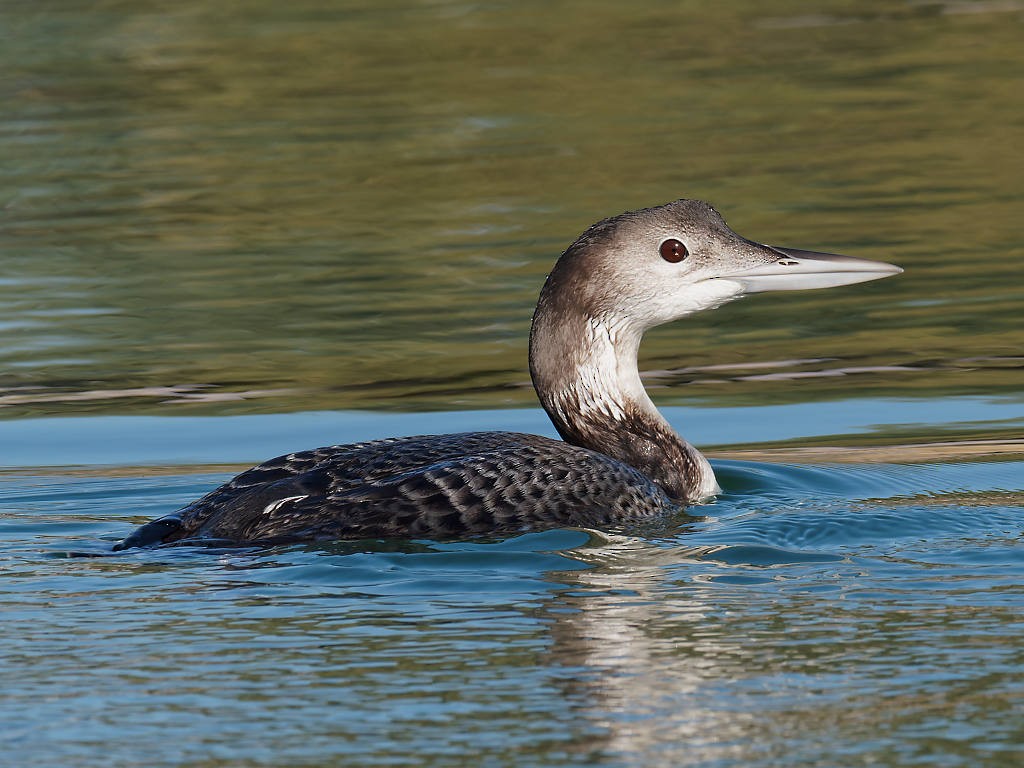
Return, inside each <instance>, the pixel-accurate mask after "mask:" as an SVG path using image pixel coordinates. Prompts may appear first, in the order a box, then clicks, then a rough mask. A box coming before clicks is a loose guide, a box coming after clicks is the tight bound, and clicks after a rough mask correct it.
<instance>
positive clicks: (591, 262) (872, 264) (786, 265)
mask: <svg viewBox="0 0 1024 768" xmlns="http://www.w3.org/2000/svg"><path fill="white" fill-rule="evenodd" d="M902 271H903V270H902V269H900V268H899V267H897V266H894V265H892V264H886V263H884V262H880V261H870V260H868V259H859V258H853V257H850V256H839V255H836V254H831V253H816V252H814V251H804V250H797V249H793V248H780V247H777V246H770V245H762V244H760V243H755V242H753V241H751V240H747V239H746V238H744V237H741V236H740V235H737V234H736V233H735V232H733V231H732V230H731V229H729V227H728V226H727V225H726V223H725V220H724V219H723V218H722V216H721V215H720V214H719V213H718V211H716V210H715V209H714V208H712V207H711V206H710V205H708V204H707V203H705V202H702V201H700V200H676V201H675V202H671V203H667V204H666V205H661V206H657V207H654V208H644V209H642V210H638V211H629V212H627V213H623V214H620V215H618V216H613V217H611V218H608V219H604V220H603V221H599V222H598V223H597V224H594V225H593V226H592V227H590V228H589V229H587V230H586V231H585V232H584V233H583V234H582V235H580V237H579V238H577V240H576V241H575V242H574V243H573V244H572V245H571V246H570V247H569V248H568V249H567V250H566V252H565V253H564V254H563V255H562V257H561V259H559V261H558V263H557V264H556V265H555V268H554V270H553V271H552V273H551V276H550V277H549V281H548V282H549V285H548V286H546V287H545V293H546V294H548V296H547V297H546V298H548V299H549V300H554V301H556V302H558V303H560V304H562V305H563V306H562V307H561V309H563V310H566V311H569V308H568V307H567V306H565V305H566V304H567V303H572V304H575V306H576V308H577V309H580V310H582V311H583V312H584V313H585V314H587V315H588V316H591V317H598V318H601V319H602V320H604V321H606V322H609V323H610V324H611V325H614V326H618V327H620V328H622V329H623V330H625V329H626V328H628V329H629V330H631V331H633V332H634V333H640V334H642V333H643V332H644V331H645V330H647V329H648V328H651V327H653V326H656V325H661V324H663V323H667V322H670V321H672V320H675V319H678V318H680V317H685V316H686V315H689V314H692V313H694V312H698V311H700V310H704V309H712V308H714V307H717V306H720V305H722V304H724V303H725V302H728V301H731V300H733V299H737V298H739V297H741V296H744V295H746V294H749V293H759V292H762V291H785V290H805V289H810V288H830V287H834V286H840V285H850V284H852V283H860V282H865V281H867V280H876V279H878V278H882V277H887V276H889V275H894V274H897V273H899V272H902ZM556 294H557V298H556ZM544 298H545V297H543V296H542V300H543V299H544Z"/></svg>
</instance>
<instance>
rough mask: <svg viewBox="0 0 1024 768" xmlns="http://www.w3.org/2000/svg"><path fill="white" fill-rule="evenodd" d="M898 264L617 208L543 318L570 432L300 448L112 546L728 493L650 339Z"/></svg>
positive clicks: (555, 400)
mask: <svg viewBox="0 0 1024 768" xmlns="http://www.w3.org/2000/svg"><path fill="white" fill-rule="evenodd" d="M901 271H902V270H901V269H900V268H899V267H896V266H893V265H891V264H885V263H882V262H877V261H868V260H866V259H857V258H851V257H848V256H838V255H835V254H823V253H815V252H812V251H802V250H795V249H791V248H779V247H775V246H766V245H761V244H759V243H755V242H752V241H750V240H746V239H745V238H742V237H740V236H739V235H737V234H736V233H734V232H733V231H732V230H730V229H729V228H728V226H726V224H725V221H724V220H723V219H722V217H721V216H720V215H719V214H718V212H717V211H715V210H714V209H713V208H712V207H711V206H710V205H708V204H707V203H703V202H701V201H698V200H677V201H675V202H672V203H668V204H666V205H662V206H657V207H654V208H645V209H642V210H638V211H630V212H627V213H624V214H621V215H619V216H613V217H611V218H609V219H604V220H602V221H600V222H598V223H597V224H594V225H593V226H592V227H590V228H589V229H587V230H586V231H585V232H584V233H583V234H582V235H580V237H579V238H577V240H576V241H575V242H574V243H573V244H572V245H570V246H569V248H568V249H567V250H566V251H565V253H563V254H562V256H561V258H559V260H558V262H557V263H556V264H555V266H554V268H553V270H552V271H551V274H550V275H549V276H548V279H547V282H546V283H545V284H544V288H543V290H542V291H541V294H540V299H539V301H538V304H537V309H536V312H535V313H534V317H533V326H532V330H531V333H530V373H531V376H532V378H533V383H534V386H535V388H536V390H537V394H538V396H539V398H540V401H541V404H542V405H543V407H544V410H545V411H546V412H547V414H548V416H549V417H550V418H551V420H552V422H553V423H554V425H555V428H556V429H557V430H558V433H559V434H560V435H561V437H562V438H563V439H562V440H552V439H550V438H546V437H540V436H537V435H524V434H518V433H511V432H471V433H462V434H452V435H427V436H419V437H399V438H391V439H386V440H375V441H372V442H366V443H355V444H351V445H335V446H329V447H325V448H316V449H314V450H310V451H303V452H300V453H291V454H288V455H285V456H280V457H278V458H276V459H271V460H270V461H267V462H265V463H263V464H260V465H258V466H256V467H253V468H252V469H250V470H248V471H246V472H243V473H242V474H240V475H238V476H237V477H235V478H233V479H232V480H230V481H228V482H227V483H225V484H224V485H222V486H221V487H219V488H217V489H215V490H214V491H211V492H210V493H209V494H207V495H206V496H204V497H203V498H201V499H199V500H197V501H195V502H193V503H192V504H189V505H188V506H186V507H184V508H182V509H180V510H178V511H177V512H174V513H172V514H170V515H167V516H165V517H161V518H158V519H156V520H154V521H152V522H150V523H147V524H145V525H143V526H142V527H141V528H139V529H137V530H136V531H135V532H134V533H132V534H131V535H130V536H128V537H127V538H126V539H124V540H123V541H121V542H120V543H119V544H117V545H116V546H115V547H114V548H115V549H118V550H119V549H126V548H129V547H137V546H148V545H154V544H167V543H172V542H178V541H218V542H230V543H270V542H284V541H303V540H315V539H359V538H379V537H421V538H422V537H425V538H441V537H457V536H473V535H482V534H509V533H517V532H521V531H524V530H542V529H547V528H558V527H567V526H569V527H572V526H578V527H590V528H607V527H610V526H616V527H618V526H628V525H631V524H639V523H642V522H644V521H649V520H656V519H658V518H661V517H664V516H666V515H668V514H671V513H673V512H676V511H678V510H681V509H682V508H683V507H684V506H685V505H686V504H689V503H694V502H699V501H702V500H705V499H708V498H710V497H712V496H714V495H715V494H716V493H718V492H719V490H720V489H719V487H718V484H717V482H716V480H715V475H714V472H713V471H712V469H711V465H710V464H709V463H708V461H707V459H705V458H704V457H703V456H702V455H701V454H700V453H699V452H698V451H697V450H696V449H695V448H694V447H693V446H691V445H690V444H689V443H687V442H686V441H685V440H683V439H682V438H680V437H679V436H678V435H677V434H676V433H675V431H674V430H673V429H672V427H671V426H669V424H668V422H667V421H666V420H665V419H664V418H663V417H662V416H661V414H660V413H659V412H658V410H657V409H656V408H655V407H654V404H653V403H652V402H651V400H650V398H649V397H648V396H647V393H646V391H645V390H644V387H643V385H642V383H641V381H640V374H639V371H638V368H637V351H638V348H639V346H640V340H641V338H642V336H643V334H644V332H645V331H646V330H648V329H649V328H652V327H654V326H656V325H661V324H663V323H667V322H670V321H672V320H676V319H678V318H681V317H685V316H686V315H690V314H692V313H694V312H698V311H700V310H703V309H711V308H714V307H717V306H720V305H721V304H724V303H725V302H727V301H731V300H732V299H736V298H739V297H740V296H742V295H745V294H747V293H756V292H761V291H771V290H799V289H808V288H827V287H832V286H838V285H848V284H851V283H859V282H864V281H866V280H874V279H877V278H881V277H886V276H888V275H893V274H896V273H898V272H901Z"/></svg>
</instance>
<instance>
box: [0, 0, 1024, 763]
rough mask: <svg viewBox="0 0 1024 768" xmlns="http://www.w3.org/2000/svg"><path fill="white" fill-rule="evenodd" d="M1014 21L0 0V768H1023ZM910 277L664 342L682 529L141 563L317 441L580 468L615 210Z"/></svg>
mask: <svg viewBox="0 0 1024 768" xmlns="http://www.w3.org/2000/svg"><path fill="white" fill-rule="evenodd" d="M1022 23H1024V8H1022V7H1021V6H1020V5H1019V4H1017V3H1013V2H1010V3H985V2H895V3H894V2H888V1H887V2H882V1H881V0H878V1H877V2H858V3H855V4H851V3H847V2H841V1H839V0H830V2H825V3H813V4H811V3H807V2H803V1H802V0H786V1H784V2H779V3H772V4H770V5H766V4H762V3H752V2H736V3H728V4H723V3H718V4H713V3H700V2H685V3H660V2H654V3H645V4H622V3H610V2H586V3H583V2H572V1H569V0H566V1H564V2H543V3H541V2H533V1H532V0H528V1H526V2H517V3H511V4H510V3H500V2H483V3H474V4H467V3H462V2H448V1H446V0H436V1H435V0H432V1H429V2H411V1H409V0H389V1H388V2H376V3H372V4H371V3H365V4H360V3H355V2H312V1H311V0H295V1H293V2H289V3H287V4H281V3H271V2H246V3H241V2H235V1H234V0H227V1H226V2H220V3H215V4H210V3H198V2H192V1H191V0H184V1H182V2H178V3H175V4H173V5H170V6H169V5H167V4H166V3H163V4H161V3H152V2H133V3H121V2H108V3H102V4H96V3H92V2H89V3H84V2H75V1H70V2H64V3H60V4H57V5H53V4H49V5H48V6H47V7H46V8H45V9H44V8H42V7H41V6H40V7H37V6H35V5H32V4H27V3H13V4H6V5H5V6H4V7H3V8H0V36H2V42H3V45H2V46H0V68H2V69H0V71H2V72H3V75H2V76H0V94H2V97H3V103H4V109H3V110H2V114H0V468H2V469H0V534H2V537H3V546H2V547H0V550H2V553H0V611H2V615H3V630H4V631H3V640H2V642H0V656H2V657H3V658H2V660H0V678H2V679H0V690H2V691H3V693H2V696H0V722H2V723H4V725H3V726H2V727H0V745H2V747H3V749H2V750H0V764H11V765H17V766H19V767H20V766H50V765H57V764H64V765H76V766H93V765H96V766H111V765H124V766H129V765H145V766H175V765H201V766H232V767H233V766H258V765H259V766H263V765H266V766H270V765H295V766H305V765H309V766H312V765H326V764H331V765H359V766H364V765H389V766H396V765H410V766H411V765H431V766H446V765H451V766H457V765H495V766H497V765H531V766H532V765H538V766H542V765H550V766H569V765H607V766H661V765H665V766H716V767H717V766H766V767H767V766H777V765H807V766H834V765H892V766H897V765H899V766H906V765H925V766H976V765H986V766H988V765H991V766H1003V765H1005V766H1016V765H1019V764H1020V763H1021V761H1022V760H1024V728H1022V726H1021V723H1024V693H1022V692H1024V651H1022V650H1021V644H1020V640H1019V638H1020V637H1021V635H1022V632H1024V627H1022V619H1021V617H1022V616H1024V610H1022V608H1024V586H1022V585H1024V578H1022V577H1024V556H1022V552H1024V548H1022V542H1021V534H1022V529H1024V444H1022V435H1024V423H1022V422H1024V386H1022V385H1024V376H1022V370H1024V356H1022V352H1021V350H1022V349H1024V330H1022V323H1021V317H1022V316H1024V283H1022V281H1021V279H1020V263H1021V257H1022V254H1024V240H1022V238H1021V231H1020V227H1019V225H1018V223H1017V222H1018V221H1019V219H1020V216H1019V212H1020V210H1021V205H1022V202H1024V195H1022V192H1021V188H1020V183H1019V180H1020V172H1019V167H1020V151H1019V147H1021V146H1024V135H1022V134H1024V122H1022V121H1021V118H1020V110H1019V108H1018V105H1019V90H1020V87H1019V86H1020V81H1021V77H1022V75H1024V60H1022V59H1021V57H1020V55H1019V49H1020V39H1021V33H1022V31H1024V28H1022ZM681 196H687V197H698V198H703V199H708V200H710V201H712V202H713V203H714V204H715V205H716V206H717V207H718V208H719V209H720V210H721V211H722V212H723V213H724V214H725V215H726V217H727V218H728V220H729V222H730V224H731V225H732V226H733V227H734V228H735V229H736V230H737V231H738V232H740V233H741V234H743V235H745V236H748V237H751V238H753V239H758V240H763V241H766V242H771V243H776V244H781V245H791V246H794V247H804V248H814V249H818V250H825V251H837V252H841V253H842V252H845V253H850V254H852V255H858V256H863V257H867V258H877V259H882V260H884V261H890V262H894V263H897V264H900V265H902V266H904V267H905V268H906V273H905V274H903V275H901V276H899V277H898V278H892V279H887V280H884V281H879V282H876V283H870V284H865V285H860V286H850V287H847V288H842V289H835V290H831V291H821V292H804V293H797V294H774V295H767V296H757V297H751V298H750V299H748V300H745V301H742V302H740V303H737V304H733V305H730V306H728V307H725V308H723V309H721V310H718V311H716V312H713V313H708V314H707V315H705V316H701V317H697V318H693V319H692V320H689V321H687V322H685V323H679V324H676V325H674V326H671V327H666V328H662V329H658V330H657V331H656V332H654V333H652V334H651V335H650V338H649V339H648V340H647V342H646V343H645V346H644V348H643V350H642V351H641V367H642V369H643V371H644V378H645V381H646V383H647V384H648V386H649V387H650V388H651V392H652V395H653V396H654V398H655V399H656V400H657V402H658V403H659V404H660V405H662V406H663V407H664V409H665V412H666V415H667V416H668V418H669V419H670V421H671V422H672V423H673V425H675V426H676V427H677V428H678V429H679V430H680V431H682V432H683V433H684V434H685V435H686V436H687V437H688V438H689V439H690V440H692V441H693V442H695V443H697V444H698V445H700V446H702V447H706V448H707V449H708V452H709V453H710V454H711V455H712V456H713V457H714V462H715V465H716V469H717V471H718V473H719V475H720V479H721V482H722V485H723V487H724V489H725V493H724V494H723V496H722V497H720V498H719V499H718V500H716V501H715V503H713V504H711V505H707V506H703V507H698V508H694V509H693V510H691V512H692V517H684V518H680V519H679V520H677V521H674V524H673V525H672V526H670V527H668V528H666V529H664V530H658V531H648V532H629V533H630V535H621V534H616V535H612V534H609V533H607V532H594V531H575V530H565V531H552V532H547V533H543V534H528V535H523V536H519V537H513V538H510V539H505V540H481V541H470V542H444V543H439V542H429V541H391V542H348V543H337V544H318V545H310V546H293V547H282V548H275V549H247V548H232V549H210V548H199V547H175V548H168V549H164V550H150V551H130V552H125V553H119V554H118V555H116V556H113V555H111V554H110V551H109V550H110V546H111V544H112V543H113V542H114V541H116V540H118V539H119V538H120V537H122V536H124V535H125V534H126V533H127V532H128V531H130V530H131V529H132V527H133V526H135V525H137V524H139V523H141V522H143V521H145V520H147V519H149V518H150V517H152V516H155V515H159V514H163V513H166V512H169V511H171V510H173V509H175V508H176V507H177V506H179V505H181V504H184V503H186V502H188V501H190V500H192V499H193V498H195V497H197V496H199V495H201V494H202V493H204V492H206V491H207V490H209V489H210V488H212V487H213V486H214V485H216V484H217V483H218V482H221V481H222V480H224V479H226V478H227V477H229V476H230V475H231V473H232V472H233V471H235V470H237V469H238V468H240V467H242V466H245V465H248V464H251V463H253V462H256V461H259V460H261V459H264V458H268V457H270V456H273V455H276V454H279V453H282V452H285V451H289V450H295V449H301V448H306V447H312V446H315V445H320V444H329V443H337V442H345V441H351V440H363V439H369V438H374V437H383V436H388V435H395V434H413V433H424V432H437V431H453V430H460V429H492V428H493V429H518V430H525V431H531V432H541V433H544V434H551V427H550V425H548V424H547V422H546V420H545V418H544V416H543V414H542V413H541V412H540V411H539V409H538V408H537V407H536V402H535V400H534V397H533V394H532V391H531V389H530V386H529V376H528V372H527V366H526V360H525V354H526V336H527V332H528V326H529V318H530V313H531V310H532V305H533V302H534V300H535V298H536V294H537V292H538V290H539V288H540V285H541V283H542V282H543V278H544V275H545V274H546V272H547V270H548V268H549V267H550V265H551V263H552V261H553V259H554V258H555V257H556V256H557V254H558V253H560V252H561V250H562V249H564V248H565V246H566V245H567V244H568V243H569V242H571V240H572V239H573V237H574V236H575V235H576V234H577V233H578V232H580V231H581V230H582V229H583V228H585V227H586V226H587V225H589V224H590V223H592V222H593V221H595V220H596V219H598V218H601V217H603V216H607V215H610V214H614V213H618V212H620V211H622V210H624V209H626V208H635V207H641V206H646V205H652V204H657V203H661V202H665V201H666V200H669V199H672V198H675V197H681Z"/></svg>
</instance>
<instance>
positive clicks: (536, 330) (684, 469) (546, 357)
mask: <svg viewBox="0 0 1024 768" xmlns="http://www.w3.org/2000/svg"><path fill="white" fill-rule="evenodd" d="M566 309H567V308H566V306H565V304H563V303H561V302H552V301H545V296H544V295H543V294H542V296H541V301H540V303H539V304H538V306H537V312H536V313H535V315H534V318H533V328H532V330H531V333H530V373H531V375H532V377H533V383H534V387H535V388H536V390H537V394H538V396H539V397H540V401H541V405H543V407H544V410H545V411H546V412H547V414H548V416H549V417H550V418H551V421H552V422H553V423H554V425H555V428H556V429H557V430H558V433H559V434H560V435H561V436H562V438H563V439H564V440H565V441H566V442H568V443H572V444H573V445H578V446H580V447H583V448H589V449H591V450H594V451H598V452H600V453H603V454H605V455H606V456H611V457H612V458H615V459H618V460H620V461H622V462H625V463H626V464H629V465H630V466H632V467H634V468H635V469H638V470H640V471H641V472H643V473H644V474H645V475H647V476H648V477H650V478H651V479H652V480H654V481H655V482H656V483H657V484H658V485H659V486H660V487H661V488H662V489H663V490H664V491H665V492H666V493H667V494H668V495H669V496H671V497H673V498H675V499H677V500H680V501H699V500H701V499H705V498H708V497H710V496H712V495H714V494H715V493H717V492H718V491H719V488H718V484H717V482H716V481H715V475H714V472H713V470H712V469H711V465H710V464H709V463H708V461H707V459H705V458H704V457H703V456H702V455H701V454H700V452H698V451H697V449H695V448H694V447H693V446H692V445H690V444H689V443H687V442H686V441H685V440H683V439H682V438H680V437H679V435H677V434H676V433H675V431H674V430H673V429H672V427H671V426H670V425H669V423H668V422H667V421H666V420H665V418H664V417H663V416H662V415H661V414H660V413H659V412H658V409H657V408H656V407H655V406H654V403H652V402H651V399H650V397H649V396H648V395H647V392H646V390H645V389H644V386H643V383H642V382H641V381H640V371H639V369H638V366H637V352H638V350H639V348H640V340H641V338H642V336H643V331H642V330H641V329H638V328H636V327H634V326H631V325H630V324H629V323H627V322H623V321H621V320H617V319H615V318H613V317H607V316H602V315H601V314H598V313H594V314H591V313H585V312H575V311H566Z"/></svg>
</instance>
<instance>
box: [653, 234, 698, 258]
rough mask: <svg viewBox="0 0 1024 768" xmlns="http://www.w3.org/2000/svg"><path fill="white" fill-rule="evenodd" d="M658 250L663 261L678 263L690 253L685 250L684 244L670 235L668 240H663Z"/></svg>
mask: <svg viewBox="0 0 1024 768" xmlns="http://www.w3.org/2000/svg"><path fill="white" fill-rule="evenodd" d="M658 251H659V252H660V253H661V258H663V259H664V260H665V261H668V262H671V263H672V264H678V263H679V262H680V261H682V260H683V259H685V258H686V257H687V256H689V255H690V252H689V251H688V250H686V246H685V245H683V244H682V243H681V242H679V241H678V240H676V239H675V238H674V237H670V238H669V239H668V240H666V241H665V242H663V243H662V244H661V247H660V248H659V249H658Z"/></svg>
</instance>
